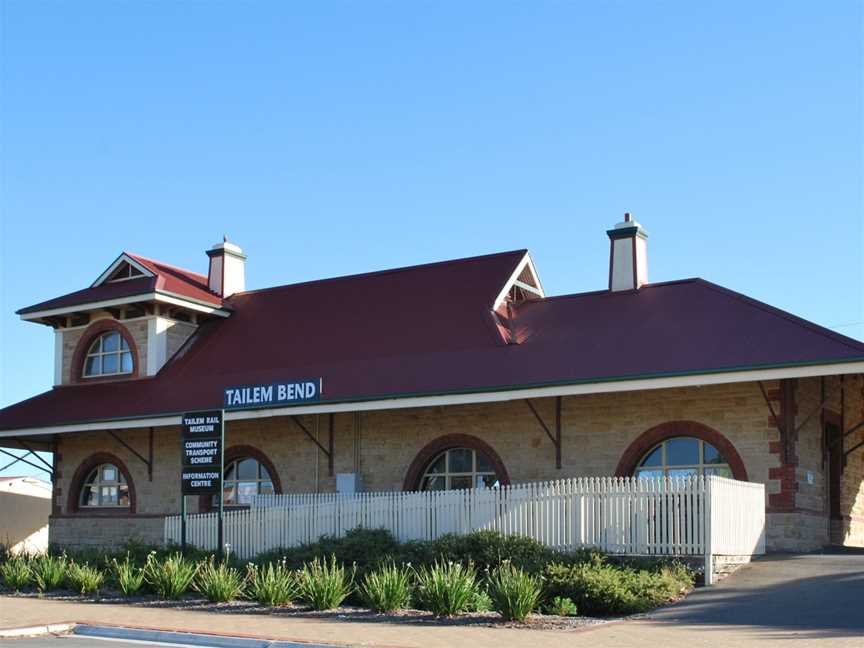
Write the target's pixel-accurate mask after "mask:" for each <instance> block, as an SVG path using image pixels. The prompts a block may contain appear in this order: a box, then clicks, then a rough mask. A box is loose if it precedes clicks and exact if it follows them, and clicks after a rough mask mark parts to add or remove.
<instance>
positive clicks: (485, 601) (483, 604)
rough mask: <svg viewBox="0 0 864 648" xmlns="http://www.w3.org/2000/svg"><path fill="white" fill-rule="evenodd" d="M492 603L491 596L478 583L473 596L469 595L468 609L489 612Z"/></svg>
mask: <svg viewBox="0 0 864 648" xmlns="http://www.w3.org/2000/svg"><path fill="white" fill-rule="evenodd" d="M493 605H494V604H493V603H492V598H491V597H490V596H489V594H488V593H487V592H486V590H484V589H482V588H481V587H480V585H478V586H477V588H476V589H475V590H474V596H472V597H471V602H470V603H469V604H468V611H469V612H491V611H492V607H493Z"/></svg>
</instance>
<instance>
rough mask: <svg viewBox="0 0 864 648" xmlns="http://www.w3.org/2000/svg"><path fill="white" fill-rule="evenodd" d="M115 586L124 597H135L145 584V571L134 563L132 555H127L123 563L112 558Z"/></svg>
mask: <svg viewBox="0 0 864 648" xmlns="http://www.w3.org/2000/svg"><path fill="white" fill-rule="evenodd" d="M109 566H110V568H111V574H112V576H113V580H114V584H115V585H116V586H117V589H118V590H120V593H121V594H122V595H123V596H126V597H129V596H135V594H137V593H138V591H139V590H140V589H141V586H142V585H143V584H144V569H143V568H142V567H138V566H136V565H135V563H134V562H132V559H131V556H130V554H128V553H127V554H126V557H125V558H124V559H123V562H120V561H118V560H117V558H112V559H111V562H110V563H109Z"/></svg>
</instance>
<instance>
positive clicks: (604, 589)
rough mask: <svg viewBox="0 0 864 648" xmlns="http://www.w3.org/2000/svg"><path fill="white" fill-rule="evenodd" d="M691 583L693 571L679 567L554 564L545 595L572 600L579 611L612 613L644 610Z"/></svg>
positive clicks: (600, 614) (548, 575) (655, 605)
mask: <svg viewBox="0 0 864 648" xmlns="http://www.w3.org/2000/svg"><path fill="white" fill-rule="evenodd" d="M692 586H693V576H692V574H691V573H690V572H689V571H687V570H686V569H685V568H683V567H680V566H679V567H670V566H662V567H660V568H659V569H658V570H657V571H647V570H635V569H632V568H630V567H620V566H616V565H611V564H602V565H597V564H592V563H582V564H576V565H561V564H556V565H550V566H549V567H547V569H546V591H545V594H546V596H547V597H548V598H554V597H556V596H561V597H567V598H569V599H571V600H572V601H573V602H574V603H575V604H576V606H577V607H578V609H579V612H580V613H582V614H586V615H590V616H612V615H622V614H635V613H638V612H645V611H647V610H650V609H652V608H655V607H657V606H658V605H661V604H663V603H665V602H667V601H670V600H673V599H675V598H676V597H678V596H680V595H681V594H683V593H684V592H686V591H687V590H688V589H689V588H691V587H692Z"/></svg>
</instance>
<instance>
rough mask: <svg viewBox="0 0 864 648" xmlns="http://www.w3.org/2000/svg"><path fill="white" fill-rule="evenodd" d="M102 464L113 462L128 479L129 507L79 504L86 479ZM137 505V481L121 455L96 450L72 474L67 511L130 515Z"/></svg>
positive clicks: (89, 513)
mask: <svg viewBox="0 0 864 648" xmlns="http://www.w3.org/2000/svg"><path fill="white" fill-rule="evenodd" d="M102 464H113V465H114V466H116V467H117V470H119V471H120V473H121V474H122V475H123V477H124V478H125V479H126V485H127V486H128V487H129V506H128V507H125V506H116V507H114V506H111V507H107V506H106V507H103V508H100V507H89V506H88V507H84V508H81V507H80V506H79V505H78V502H79V501H80V499H81V489H82V488H84V480H85V479H87V475H89V474H90V471H91V470H93V469H94V468H95V467H96V466H101V465H102ZM136 507H137V500H136V498H135V482H134V481H133V480H132V475H131V473H130V472H129V469H128V468H127V467H126V464H125V463H123V461H122V460H121V459H120V458H119V457H117V456H116V455H113V454H111V453H110V452H96V453H94V454H92V455H90V456H89V457H87V458H86V459H85V460H84V461H82V462H81V464H80V465H79V466H78V469H77V470H76V471H75V474H74V475H73V476H72V481H71V482H70V486H69V495H68V498H67V500H66V512H67V513H86V514H87V515H128V514H130V513H135V509H136Z"/></svg>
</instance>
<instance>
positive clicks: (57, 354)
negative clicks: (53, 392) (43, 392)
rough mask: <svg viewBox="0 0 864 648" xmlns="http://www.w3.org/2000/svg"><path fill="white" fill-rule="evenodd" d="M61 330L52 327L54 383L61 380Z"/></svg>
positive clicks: (59, 382) (57, 383)
mask: <svg viewBox="0 0 864 648" xmlns="http://www.w3.org/2000/svg"><path fill="white" fill-rule="evenodd" d="M63 330H64V329H54V385H55V386H56V385H59V384H61V383H62V382H63Z"/></svg>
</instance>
